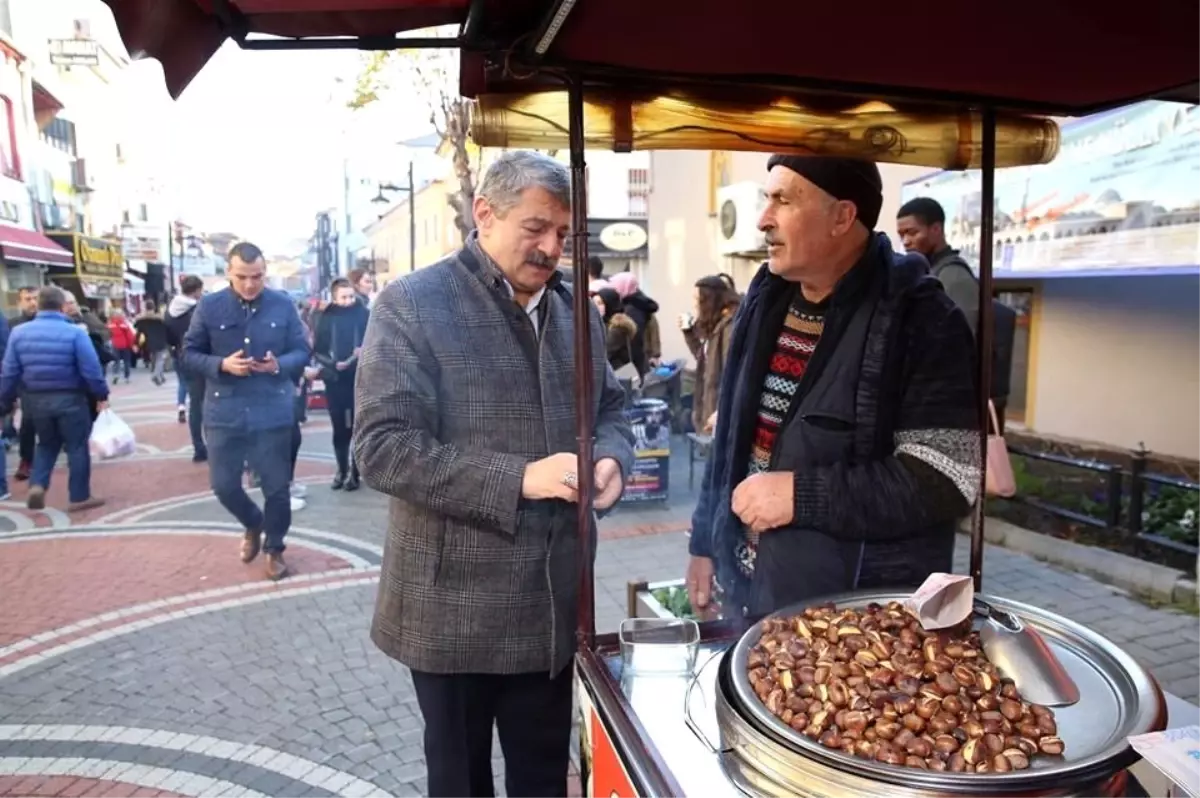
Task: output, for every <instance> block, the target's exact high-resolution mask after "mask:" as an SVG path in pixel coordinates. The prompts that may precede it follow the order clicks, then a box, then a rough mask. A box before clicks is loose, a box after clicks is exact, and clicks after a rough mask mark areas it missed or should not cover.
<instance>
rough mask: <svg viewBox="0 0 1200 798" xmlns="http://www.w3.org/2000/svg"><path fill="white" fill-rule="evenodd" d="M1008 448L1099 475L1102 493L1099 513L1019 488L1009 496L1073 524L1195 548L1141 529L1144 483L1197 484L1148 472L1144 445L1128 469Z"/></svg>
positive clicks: (1190, 550) (1193, 486)
mask: <svg viewBox="0 0 1200 798" xmlns="http://www.w3.org/2000/svg"><path fill="white" fill-rule="evenodd" d="M1008 451H1009V454H1011V455H1015V456H1017V457H1023V458H1026V459H1029V460H1036V461H1039V462H1043V463H1050V464H1053V465H1056V466H1064V467H1067V468H1074V469H1079V470H1083V471H1088V472H1091V473H1093V474H1096V475H1098V476H1099V477H1100V478H1102V479H1103V481H1104V485H1105V491H1104V492H1105V497H1104V501H1103V502H1102V503H1101V504H1102V505H1103V507H1104V514H1103V517H1100V516H1097V515H1092V514H1089V513H1086V512H1080V511H1078V510H1073V509H1071V508H1069V507H1063V506H1061V505H1058V504H1055V503H1053V502H1050V501H1047V500H1045V499H1043V498H1040V497H1038V496H1028V495H1023V494H1021V493H1020V492H1018V494H1017V496H1015V497H1013V499H1014V500H1015V501H1019V502H1021V503H1022V504H1025V505H1028V506H1030V507H1033V508H1036V509H1038V510H1041V511H1042V512H1045V513H1049V514H1051V515H1054V516H1057V517H1059V518H1062V519H1065V520H1067V521H1072V522H1074V523H1077V524H1083V525H1085V526H1089V527H1092V528H1095V529H1102V530H1110V531H1118V532H1122V533H1128V534H1129V535H1130V536H1133V537H1139V538H1143V539H1145V538H1146V536H1147V535H1152V536H1153V538H1154V540H1153V542H1154V543H1157V544H1159V545H1164V546H1167V547H1168V548H1173V549H1175V550H1177V551H1181V552H1187V553H1192V554H1194V553H1195V552H1196V547H1195V546H1189V545H1188V544H1186V543H1180V542H1179V541H1176V540H1171V539H1169V538H1165V537H1162V536H1160V535H1156V534H1153V531H1150V532H1147V531H1146V530H1145V529H1143V521H1142V516H1143V514H1144V511H1145V509H1146V489H1147V487H1148V486H1150V485H1159V486H1163V487H1172V488H1178V489H1181V490H1190V491H1197V492H1200V484H1197V483H1195V482H1191V481H1189V480H1186V479H1178V478H1175V477H1168V476H1165V475H1162V474H1153V473H1148V472H1147V471H1146V465H1147V462H1148V455H1149V454H1150V452H1148V451H1146V449H1145V448H1139V449H1138V450H1136V451H1134V452H1132V453H1131V456H1130V467H1129V469H1128V470H1126V469H1123V468H1122V467H1121V466H1118V465H1113V464H1112V463H1103V462H1100V461H1097V460H1083V459H1079V458H1074V457H1066V456H1064V455H1059V454H1050V453H1047V452H1039V451H1034V450H1032V449H1026V448H1024V447H1021V446H1013V445H1009V447H1008Z"/></svg>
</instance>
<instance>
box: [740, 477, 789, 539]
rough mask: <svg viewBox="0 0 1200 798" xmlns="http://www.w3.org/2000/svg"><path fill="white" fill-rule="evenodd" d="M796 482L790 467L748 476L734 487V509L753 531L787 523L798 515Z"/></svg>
mask: <svg viewBox="0 0 1200 798" xmlns="http://www.w3.org/2000/svg"><path fill="white" fill-rule="evenodd" d="M792 485H793V479H792V474H791V472H789V471H768V472H767V473H765V474H754V475H753V476H749V477H746V478H745V479H744V480H742V481H741V483H740V484H739V485H738V486H737V487H736V488H734V489H733V502H732V508H733V513H734V515H736V516H737V517H738V518H739V519H741V522H742V523H743V524H745V525H746V526H747V527H749V528H750V530H751V531H753V532H766V531H768V530H770V529H778V528H779V527H781V526H787V525H788V524H790V523H791V522H792V518H794V517H795V515H796V504H795V498H794V489H793V487H792Z"/></svg>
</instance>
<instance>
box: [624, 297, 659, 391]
mask: <svg viewBox="0 0 1200 798" xmlns="http://www.w3.org/2000/svg"><path fill="white" fill-rule="evenodd" d="M655 313H658V303H657V302H655V301H654V300H653V299H651V298H650V297H648V296H646V295H645V294H644V293H642V292H641V290H637V291H634V292H633V293H632V294H630V295H629V296H627V297H625V315H626V316H628V317H629V318H631V319H633V323H634V324H636V325H637V332H636V333H634V334H633V341H632V342H630V344H629V353H630V355H631V357H632V358H633V365H634V367H635V368H637V372H638V374H639V375H644V374H645V373H646V372H647V371H649V370H650V363H649V362H648V358H647V357H646V330H647V329H649V326H650V319H651V317H653V316H654V314H655Z"/></svg>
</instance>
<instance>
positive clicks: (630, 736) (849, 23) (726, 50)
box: [106, 0, 1200, 796]
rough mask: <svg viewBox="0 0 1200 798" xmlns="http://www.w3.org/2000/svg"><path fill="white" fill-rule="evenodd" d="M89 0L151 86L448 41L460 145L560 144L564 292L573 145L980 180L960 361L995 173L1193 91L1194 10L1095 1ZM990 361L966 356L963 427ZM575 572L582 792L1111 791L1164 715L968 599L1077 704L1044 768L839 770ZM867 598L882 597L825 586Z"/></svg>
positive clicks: (716, 654) (978, 565) (1111, 671)
mask: <svg viewBox="0 0 1200 798" xmlns="http://www.w3.org/2000/svg"><path fill="white" fill-rule="evenodd" d="M106 2H107V3H108V5H109V6H110V7H111V8H112V10H113V13H114V16H115V18H116V21H117V24H118V26H119V27H120V29H121V32H122V35H123V37H124V40H125V43H126V45H127V47H128V49H129V50H130V52H131V53H132V54H134V55H135V56H136V55H149V56H152V57H155V58H157V59H159V60H160V61H161V62H162V64H163V67H164V71H165V74H166V79H167V85H168V89H169V90H170V92H171V93H172V94H173V95H178V93H179V92H181V91H182V90H183V89H184V87H185V86H186V85H187V84H188V82H189V81H190V80H191V78H192V77H193V76H194V75H195V74H196V73H197V72H198V71H199V70H200V68H201V67H202V66H203V65H204V63H205V62H206V61H207V60H208V59H209V58H210V57H211V56H212V55H213V53H214V52H215V51H216V50H217V48H218V47H220V46H221V44H222V43H223V42H224V41H226V40H227V39H233V40H234V41H236V42H237V43H238V44H240V45H241V46H242V47H245V48H251V49H320V48H354V49H367V50H372V49H373V50H381V49H394V48H419V47H456V48H460V49H461V53H462V62H461V82H462V86H461V89H462V92H463V93H464V94H465V95H468V96H473V97H475V98H477V100H478V102H479V106H478V114H477V116H476V118H475V120H474V122H473V128H474V135H475V136H476V140H477V141H478V142H479V143H480V144H482V145H488V146H509V147H536V148H559V147H569V149H570V155H571V158H570V165H571V172H572V177H573V179H574V187H573V199H574V204H573V208H572V212H573V218H574V231H575V232H574V233H573V237H574V240H573V245H574V252H575V257H574V258H573V262H574V264H575V265H574V269H575V282H576V284H581V283H582V282H584V281H586V274H585V266H586V263H587V253H588V243H589V242H588V238H587V232H586V231H587V224H586V220H587V208H586V189H585V185H586V184H585V181H584V168H585V162H584V153H585V150H586V149H587V148H589V147H592V148H597V147H604V148H610V149H615V150H618V151H622V150H624V151H627V150H630V149H655V148H658V149H671V148H674V149H716V150H761V151H773V152H780V151H791V152H801V153H810V154H824V155H850V156H857V157H862V158H867V159H871V160H876V161H882V162H895V163H908V164H917V165H926V166H930V167H936V168H948V169H966V168H978V169H981V170H982V192H981V193H982V205H981V217H982V218H981V229H980V247H979V252H980V257H979V261H980V263H979V280H980V287H981V290H980V305H979V320H980V321H979V330H980V334H979V341H978V346H979V351H980V352H981V353H984V352H990V350H991V335H992V303H991V295H992V260H993V253H994V247H993V238H992V233H993V214H994V207H993V194H994V191H993V189H994V170H995V168H997V167H1003V166H1015V165H1023V164H1033V163H1043V162H1046V161H1048V160H1050V159H1052V158H1053V157H1054V155H1055V153H1056V151H1057V147H1058V131H1057V126H1056V124H1055V123H1054V122H1053V121H1050V118H1051V117H1053V116H1056V115H1063V116H1074V115H1080V114H1086V113H1092V112H1095V111H1099V110H1103V109H1107V108H1112V107H1117V106H1120V105H1123V104H1127V103H1130V102H1133V101H1136V100H1141V99H1147V98H1159V99H1171V100H1178V101H1183V102H1195V101H1196V99H1197V82H1198V75H1200V68H1198V66H1200V58H1198V49H1197V31H1198V30H1200V10H1198V6H1197V3H1196V2H1195V0H1146V1H1145V2H1143V3H1140V4H1137V5H1135V6H1122V7H1120V9H1119V10H1118V9H1117V8H1116V7H1114V8H1111V9H1109V8H1107V7H1105V6H1103V5H1102V4H1097V3H1094V2H1087V1H1086V0H1042V1H1041V2H1038V3H1015V4H1014V3H1009V4H1007V5H997V4H984V3H977V2H962V0H926V1H925V2H923V3H920V4H916V5H913V4H897V3H879V4H866V5H864V4H845V3H840V4H839V3H820V4H819V3H812V2H806V1H805V0H799V1H798V2H785V0H741V2H729V1H728V0H687V1H686V2H685V1H684V0H106ZM447 24H457V25H459V26H460V30H459V35H458V37H457V38H423V37H407V38H406V37H404V35H403V33H404V32H405V31H416V30H420V29H423V28H429V27H432V26H438V25H447ZM263 34H270V35H273V36H274V37H276V38H263V37H262V36H263ZM279 37H282V38H279ZM1031 115H1032V116H1031ZM588 309H589V308H588V297H587V295H586V292H577V295H576V297H575V313H576V317H577V318H580V319H582V318H584V316H585V314H586V313H587V312H588ZM590 334H591V327H590V325H588V324H576V325H575V351H576V353H577V354H578V355H581V356H580V357H579V358H578V361H579V362H580V363H581V364H586V363H587V362H588V357H587V353H588V352H589V351H590V342H589V337H590ZM990 360H991V359H990V357H982V356H981V357H980V358H979V360H978V362H979V364H980V375H979V376H980V384H981V386H982V390H981V391H980V396H981V407H980V418H981V419H983V418H985V417H986V416H985V414H986V409H985V408H986V403H985V398H986V397H987V396H988V393H989V392H988V383H989V377H990V375H989V373H988V371H989V364H990ZM576 387H577V396H578V403H579V404H578V406H579V407H581V408H586V407H590V406H591V405H592V400H593V396H594V392H593V391H594V389H593V385H592V378H591V372H590V370H589V369H587V368H580V369H578V370H577V373H576ZM981 426H982V428H983V429H985V430H986V428H987V424H986V423H984V424H982V425H981ZM579 454H580V474H579V477H580V479H579V482H580V485H581V490H580V503H579V514H580V525H581V528H586V527H587V526H588V525H589V524H590V523H591V518H592V510H591V495H590V494H591V489H590V486H591V485H592V474H591V461H592V440H591V437H590V429H589V424H588V421H587V419H586V416H585V415H584V414H581V415H580V428H579ZM982 479H983V477H982V476H981V483H980V495H982V494H983V490H982V485H983V482H982ZM980 504H982V503H980ZM582 550H583V548H582V547H581V551H582ZM982 555H983V517H982V507H980V508H978V509H977V511H976V514H975V517H974V519H973V525H972V533H971V575H972V576H973V578H974V580H975V584H976V587H977V588H978V586H979V585H980V579H981V576H982V567H983V562H982ZM683 565H684V564H683V563H682V562H681V563H680V568H681V569H682V568H683ZM579 570H580V576H581V579H582V584H583V589H582V591H581V602H580V608H579V623H578V640H579V655H578V659H577V673H578V683H579V694H580V699H581V701H580V703H581V710H582V712H583V718H582V721H583V734H582V735H581V737H582V746H583V748H584V751H583V752H582V753H583V755H582V756H581V761H582V763H583V765H584V769H585V775H584V784H585V785H586V789H587V791H588V794H591V795H597V796H609V795H620V796H627V795H630V796H631V795H645V796H651V795H652V796H667V795H683V794H696V795H700V794H703V795H739V794H749V795H774V794H795V795H838V794H886V795H928V794H944V795H961V794H998V793H999V794H1003V793H1008V794H1024V795H1031V794H1042V795H1063V794H1106V795H1122V794H1126V791H1127V790H1128V789H1129V786H1128V781H1127V779H1126V777H1125V769H1126V768H1127V767H1128V766H1129V765H1130V764H1131V762H1132V761H1133V759H1134V757H1133V756H1132V754H1131V753H1130V751H1129V748H1128V746H1127V745H1126V744H1125V742H1124V739H1125V736H1126V735H1127V734H1130V733H1137V732H1142V731H1149V730H1153V729H1157V728H1161V727H1162V725H1163V723H1164V722H1165V711H1164V709H1163V702H1162V696H1161V693H1160V692H1159V690H1158V687H1157V685H1156V684H1155V683H1154V681H1153V679H1152V678H1151V677H1150V676H1149V675H1148V674H1146V673H1145V671H1144V670H1142V669H1141V668H1140V666H1138V665H1137V663H1136V662H1134V661H1133V660H1132V659H1131V658H1130V657H1128V656H1127V655H1125V654H1124V653H1123V652H1121V651H1120V650H1119V649H1117V648H1116V647H1114V646H1113V645H1112V644H1111V643H1109V642H1108V641H1106V640H1104V639H1103V638H1100V637H1098V636H1097V635H1095V634H1093V633H1091V632H1090V631H1088V630H1086V629H1083V628H1082V627H1079V626H1078V625H1076V624H1072V623H1070V622H1069V621H1065V619H1062V618H1060V617H1058V616H1056V615H1054V614H1052V613H1049V612H1046V611H1044V610H1041V609H1038V608H1034V607H1026V606H1021V605H1016V604H1014V603H1012V602H1008V601H1005V600H1004V599H1003V598H1001V597H991V600H992V602H993V603H994V604H996V605H998V606H1002V607H1005V608H1007V609H1010V610H1011V611H1013V612H1015V613H1017V614H1018V615H1019V616H1020V617H1022V618H1023V619H1024V620H1025V621H1026V622H1028V623H1030V624H1032V625H1034V626H1035V627H1037V628H1038V629H1040V630H1041V631H1042V632H1043V634H1044V636H1045V637H1046V638H1047V639H1048V640H1049V641H1050V643H1051V645H1052V647H1054V648H1055V651H1056V652H1057V653H1058V654H1059V656H1060V658H1061V659H1063V660H1064V663H1065V664H1066V665H1067V667H1068V669H1069V670H1070V671H1071V673H1072V675H1073V676H1074V677H1075V679H1076V681H1077V682H1078V683H1079V685H1080V689H1081V691H1082V692H1083V693H1084V699H1083V700H1082V701H1081V702H1080V705H1078V706H1076V707H1072V708H1067V709H1065V710H1063V711H1062V712H1061V714H1060V718H1061V724H1060V725H1061V730H1060V731H1061V735H1062V736H1063V738H1064V739H1065V740H1066V742H1067V745H1068V752H1069V753H1068V756H1067V757H1066V758H1065V761H1062V762H1059V763H1057V764H1053V765H1050V766H1046V767H1043V768H1040V769H1039V768H1033V769H1030V770H1028V771H1023V772H1022V773H1013V774H991V775H987V776H982V777H981V776H971V777H957V778H951V774H941V773H925V772H920V771H912V770H905V769H891V770H889V769H888V768H887V766H876V765H874V763H854V762H853V761H850V762H847V761H842V760H841V759H838V758H836V757H833V756H832V755H828V754H822V753H821V752H820V751H817V750H809V749H805V748H803V747H802V746H797V745H795V744H794V743H792V742H789V741H788V740H785V739H783V738H782V737H781V736H779V735H778V734H775V733H773V731H772V730H771V729H770V728H769V727H768V726H767V725H766V724H764V723H763V722H761V719H760V718H757V717H756V716H755V714H754V712H753V708H752V707H749V706H747V705H746V703H745V702H743V701H741V699H740V698H739V690H738V689H737V684H736V682H737V675H736V674H733V673H731V669H732V667H733V666H731V664H730V661H731V659H733V658H734V653H735V652H736V649H737V647H736V645H735V643H737V642H738V640H739V638H740V637H741V636H742V633H743V632H744V631H745V630H744V628H742V627H739V626H738V625H737V624H736V623H735V622H733V621H716V622H710V623H705V624H702V625H701V627H700V630H699V634H700V638H701V639H700V640H699V641H698V644H697V646H696V647H695V648H693V650H696V649H698V650H699V660H698V662H697V664H696V667H695V669H694V670H695V675H693V674H691V673H689V674H688V675H685V676H679V675H676V676H665V675H662V674H658V675H654V674H651V675H645V674H639V673H636V672H631V671H630V670H629V669H628V668H626V667H625V666H624V660H623V658H622V650H621V644H620V640H619V639H618V637H617V636H616V635H603V636H597V635H596V634H595V623H594V620H595V618H594V606H593V601H592V598H593V597H592V585H593V573H592V563H591V560H590V559H588V558H586V557H584V558H582V559H581V561H580V563H579ZM879 598H887V596H863V595H858V596H847V597H842V600H843V601H844V602H845V603H847V604H851V605H853V604H858V603H864V602H866V601H868V600H871V599H879ZM751 633H752V632H751ZM689 670H690V669H689ZM1085 704H1086V706H1085Z"/></svg>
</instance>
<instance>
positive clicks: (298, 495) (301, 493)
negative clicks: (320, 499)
mask: <svg viewBox="0 0 1200 798" xmlns="http://www.w3.org/2000/svg"><path fill="white" fill-rule="evenodd" d="M288 492H289V493H291V495H292V498H294V499H303V498H304V497H305V496H307V495H308V485H305V484H304V483H303V482H293V483H292V486H291V487H290V488H288Z"/></svg>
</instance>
